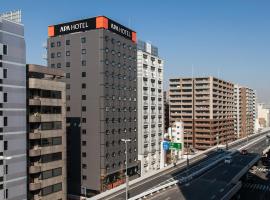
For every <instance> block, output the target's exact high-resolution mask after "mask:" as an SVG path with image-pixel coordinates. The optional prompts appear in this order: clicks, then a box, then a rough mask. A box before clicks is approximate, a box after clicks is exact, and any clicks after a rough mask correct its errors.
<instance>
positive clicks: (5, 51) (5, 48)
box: [3, 44, 8, 55]
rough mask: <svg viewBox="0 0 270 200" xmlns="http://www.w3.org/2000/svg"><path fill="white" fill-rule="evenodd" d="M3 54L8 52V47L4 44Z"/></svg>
mask: <svg viewBox="0 0 270 200" xmlns="http://www.w3.org/2000/svg"><path fill="white" fill-rule="evenodd" d="M3 54H4V55H7V54H8V47H7V45H6V44H4V45H3Z"/></svg>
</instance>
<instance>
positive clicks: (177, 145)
mask: <svg viewBox="0 0 270 200" xmlns="http://www.w3.org/2000/svg"><path fill="white" fill-rule="evenodd" d="M170 149H175V150H180V149H182V144H181V143H175V142H170Z"/></svg>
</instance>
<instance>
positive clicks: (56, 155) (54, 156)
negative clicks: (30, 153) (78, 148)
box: [41, 152, 62, 163]
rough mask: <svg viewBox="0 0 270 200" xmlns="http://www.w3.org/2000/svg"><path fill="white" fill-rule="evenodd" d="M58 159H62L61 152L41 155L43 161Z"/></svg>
mask: <svg viewBox="0 0 270 200" xmlns="http://www.w3.org/2000/svg"><path fill="white" fill-rule="evenodd" d="M57 160H62V153H61V152H58V153H52V154H45V155H41V163H48V162H54V161H57Z"/></svg>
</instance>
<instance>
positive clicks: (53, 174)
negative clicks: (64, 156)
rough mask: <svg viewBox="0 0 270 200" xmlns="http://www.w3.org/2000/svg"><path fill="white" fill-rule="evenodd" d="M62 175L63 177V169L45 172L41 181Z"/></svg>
mask: <svg viewBox="0 0 270 200" xmlns="http://www.w3.org/2000/svg"><path fill="white" fill-rule="evenodd" d="M61 175H62V168H61V167H59V168H55V169H51V170H47V171H43V172H42V173H41V179H42V180H44V179H48V178H52V177H56V176H61Z"/></svg>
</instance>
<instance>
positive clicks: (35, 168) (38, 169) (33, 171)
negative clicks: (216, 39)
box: [29, 163, 41, 174]
mask: <svg viewBox="0 0 270 200" xmlns="http://www.w3.org/2000/svg"><path fill="white" fill-rule="evenodd" d="M39 172H41V164H40V163H34V165H33V166H30V167H29V173H30V174H36V173H39Z"/></svg>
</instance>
